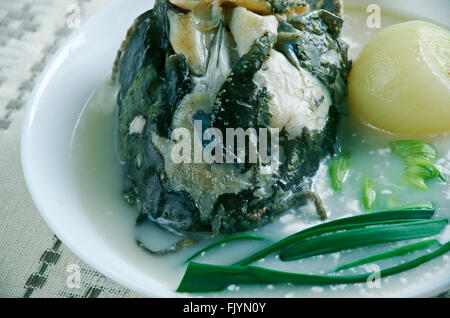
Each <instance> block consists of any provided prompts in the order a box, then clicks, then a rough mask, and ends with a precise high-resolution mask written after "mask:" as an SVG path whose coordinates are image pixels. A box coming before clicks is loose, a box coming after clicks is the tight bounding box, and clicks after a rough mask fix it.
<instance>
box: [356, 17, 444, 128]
mask: <svg viewBox="0 0 450 318" xmlns="http://www.w3.org/2000/svg"><path fill="white" fill-rule="evenodd" d="M348 88H349V101H350V112H351V114H352V115H356V116H357V117H359V118H362V119H363V120H364V121H366V122H368V123H369V124H371V125H373V126H375V127H377V128H380V129H383V130H387V131H390V132H393V133H400V134H433V133H440V132H445V131H450V32H449V31H448V30H446V29H444V28H442V27H439V26H437V25H434V24H432V23H428V22H423V21H410V22H404V23H399V24H396V25H392V26H390V27H387V28H386V29H384V30H382V31H380V32H379V33H378V34H377V35H375V36H374V37H373V38H372V39H371V40H370V41H369V42H368V43H367V44H366V46H365V47H364V48H363V50H362V52H361V55H360V56H359V57H358V58H357V59H356V61H354V64H353V67H352V70H351V73H350V76H349V82H348Z"/></svg>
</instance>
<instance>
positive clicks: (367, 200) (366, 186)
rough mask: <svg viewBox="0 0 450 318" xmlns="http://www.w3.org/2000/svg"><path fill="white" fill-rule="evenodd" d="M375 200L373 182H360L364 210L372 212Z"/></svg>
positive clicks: (366, 180)
mask: <svg viewBox="0 0 450 318" xmlns="http://www.w3.org/2000/svg"><path fill="white" fill-rule="evenodd" d="M376 198H377V192H376V191H375V186H374V183H373V180H372V179H370V178H365V179H364V180H363V182H362V202H363V205H364V208H365V209H366V210H369V211H370V210H373V208H374V207H375V200H376Z"/></svg>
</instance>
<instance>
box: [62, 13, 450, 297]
mask: <svg viewBox="0 0 450 318" xmlns="http://www.w3.org/2000/svg"><path fill="white" fill-rule="evenodd" d="M345 11H346V13H345V23H344V32H343V38H344V40H345V41H346V42H347V43H348V44H350V57H351V58H355V57H356V56H357V55H358V53H359V52H360V50H361V49H362V47H363V45H364V44H365V43H366V42H367V41H368V40H369V38H370V37H371V36H373V35H374V34H375V33H376V32H377V31H378V30H376V29H368V28H367V27H366V23H365V21H366V17H367V15H366V13H365V12H364V11H363V10H359V9H352V8H348V7H347V8H346V9H345ZM405 20H407V19H406V18H404V17H400V16H395V15H389V14H386V13H384V12H383V14H382V20H381V22H382V27H386V26H388V25H391V24H394V23H399V22H403V21H405ZM115 96H116V90H115V88H113V87H111V85H110V83H109V81H105V82H104V83H102V84H101V85H100V86H99V87H98V88H97V90H96V91H95V92H94V93H93V95H92V97H91V98H90V100H89V101H88V103H87V104H86V106H85V108H84V111H83V113H82V114H81V117H80V119H79V122H78V125H77V128H76V131H75V133H74V136H73V141H72V147H71V161H72V166H73V179H74V182H75V183H76V185H77V188H78V189H79V197H80V200H81V201H82V204H83V205H84V213H86V215H88V217H89V218H90V220H91V221H92V223H93V224H94V225H95V227H96V228H97V229H98V231H99V232H100V233H101V234H102V235H103V236H104V238H105V240H106V241H107V242H108V243H109V244H111V246H112V247H113V248H115V249H117V250H118V251H119V252H120V254H121V255H123V257H124V258H125V259H127V260H128V261H129V262H130V263H132V264H133V265H134V266H135V267H136V268H137V269H139V270H140V271H142V272H143V273H145V274H146V275H150V276H152V277H154V278H155V279H157V280H158V281H160V282H162V283H163V284H164V285H166V286H167V287H168V288H170V289H171V290H175V289H176V287H177V286H178V284H179V282H180V280H181V278H182V276H183V273H184V271H185V269H186V266H185V265H183V264H182V263H183V261H184V260H185V259H186V258H187V257H188V256H190V255H191V254H192V253H194V252H195V251H197V250H198V249H200V248H201V247H203V246H205V245H206V244H208V242H206V241H205V242H202V243H199V244H198V245H196V246H193V247H190V248H187V249H185V250H182V251H180V252H178V253H176V254H173V255H169V256H153V255H150V254H148V253H147V252H145V251H144V250H143V249H141V248H140V247H138V246H137V245H136V243H135V239H134V235H135V226H134V225H135V220H136V217H137V212H136V209H135V208H134V207H130V206H128V205H127V204H126V203H125V202H124V200H123V199H122V185H123V180H122V178H123V170H122V169H121V166H120V163H119V161H118V159H117V156H116V152H115V149H114V138H113V136H114V121H115V115H116V112H115V111H116V109H115V107H116V104H115ZM399 138H400V137H399V136H390V135H388V134H384V133H381V132H378V131H376V130H374V129H371V128H370V127H367V126H365V125H363V124H360V123H356V122H354V121H353V120H352V119H350V118H342V120H341V125H340V128H339V138H338V146H339V149H341V151H343V152H351V153H352V165H351V170H350V173H349V175H348V177H347V180H346V182H345V183H344V186H343V191H342V193H336V192H334V191H333V190H332V189H331V188H330V186H329V179H328V174H327V163H325V164H323V165H322V166H321V168H320V170H319V173H318V175H317V177H316V181H315V185H314V190H315V191H316V192H317V193H318V194H319V195H320V196H321V197H322V199H323V201H324V203H325V205H326V207H327V210H328V213H329V216H330V220H332V219H336V218H341V217H344V216H351V215H356V214H360V213H367V212H364V211H363V208H362V206H361V201H360V197H361V194H360V189H361V186H360V184H361V179H362V177H366V176H367V177H372V178H374V180H375V183H376V187H377V207H376V209H377V210H379V209H385V208H388V207H391V206H393V205H395V204H406V203H414V202H417V201H433V202H435V203H436V205H437V211H436V213H435V216H436V217H447V218H449V217H450V185H449V184H447V183H444V182H442V181H439V180H434V181H432V182H430V183H429V188H430V189H429V190H428V191H423V190H419V189H415V188H413V187H411V186H408V185H407V184H406V183H405V181H404V180H403V164H402V161H401V159H399V158H397V157H396V156H395V155H393V154H392V153H391V152H390V151H389V141H391V140H394V139H399ZM424 140H427V141H429V142H431V143H432V144H434V145H435V146H436V147H437V149H438V151H439V159H438V161H437V164H438V166H439V168H440V169H441V170H442V172H443V173H444V175H445V176H446V177H447V178H448V179H450V136H447V135H443V136H437V137H430V138H426V139H424ZM319 222H320V221H319V220H318V217H317V215H316V214H315V211H314V209H313V208H312V207H311V206H305V207H302V208H300V209H298V210H296V211H289V212H287V213H285V214H283V215H282V216H281V217H280V218H279V219H278V220H276V221H275V222H274V223H272V224H270V225H268V226H265V227H263V228H261V229H259V230H258V231H257V232H259V233H262V234H265V235H268V236H270V237H272V238H273V239H274V240H277V239H280V238H282V237H285V236H286V235H289V234H291V233H293V232H296V231H298V230H301V229H303V228H306V227H309V226H311V225H314V224H317V223H319ZM148 235H149V236H151V239H152V240H158V239H159V242H157V243H160V244H164V240H165V238H166V235H165V233H162V232H161V231H154V230H152V229H149V230H148ZM449 237H450V228H449V226H447V227H446V229H445V230H444V231H443V233H442V234H441V235H439V236H438V239H439V240H441V242H446V241H448V239H449ZM210 242H211V241H209V243H210ZM403 244H405V242H398V243H392V244H388V245H386V244H384V245H377V246H372V247H364V248H358V249H355V250H350V251H344V252H341V253H334V254H329V255H320V256H315V257H310V258H307V259H303V260H299V261H292V262H281V261H279V260H278V259H277V258H276V256H274V255H271V256H268V257H266V258H265V259H263V260H261V261H259V262H256V263H255V265H258V266H264V267H270V268H275V269H280V270H285V271H291V272H299V273H311V274H312V273H314V274H321V273H326V272H327V271H330V270H333V269H334V268H335V267H337V266H338V265H340V264H344V263H347V262H349V261H353V260H356V259H359V258H362V257H366V256H368V255H371V254H374V253H377V252H381V251H386V250H387V249H388V248H394V247H398V246H401V245H403ZM263 246H264V243H261V242H254V241H253V242H250V241H247V242H233V243H229V244H227V245H226V246H223V247H220V248H216V249H214V250H211V251H209V252H207V253H206V254H205V255H203V256H201V257H199V258H198V259H197V260H196V261H199V262H208V263H212V264H224V265H228V264H231V263H233V262H234V261H236V260H238V259H241V258H242V257H244V256H247V255H249V254H251V253H252V252H254V251H256V250H258V249H260V248H262V247H263ZM99 253H101V251H99ZM422 253H423V251H422V252H420V251H419V252H416V253H415V254H412V255H408V256H403V257H401V259H409V258H411V257H415V256H417V255H421V254H422ZM399 261H400V259H399V258H397V259H393V260H387V261H383V262H379V265H381V266H386V265H387V266H389V265H395V264H397V263H398V262H399ZM365 270H366V269H365V268H364V267H361V268H356V269H355V270H353V271H352V270H348V272H347V273H348V274H354V273H363V272H365ZM436 275H438V276H439V277H445V278H447V279H448V278H449V277H450V256H449V255H448V253H447V255H443V256H441V257H439V258H437V259H435V260H433V261H431V262H428V263H426V264H424V265H421V266H420V267H418V268H415V269H412V270H409V271H407V272H405V273H401V274H398V275H395V276H390V277H387V278H383V279H382V280H381V288H368V286H367V285H366V284H365V283H364V284H352V285H333V286H294V285H289V284H287V285H286V284H284V285H275V286H272V285H254V286H245V285H242V286H234V285H230V286H229V287H228V288H227V289H226V290H224V291H222V292H218V293H208V296H239V297H258V296H263V297H299V296H301V297H304V296H310V297H315V296H324V297H355V296H356V297H357V296H363V297H364V296H367V297H370V296H390V295H399V294H400V293H403V292H408V291H411V290H421V286H422V285H423V284H424V283H427V282H428V281H429V280H430V279H433V277H435V276H436ZM195 295H198V294H195Z"/></svg>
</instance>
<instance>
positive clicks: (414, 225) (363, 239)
mask: <svg viewBox="0 0 450 318" xmlns="http://www.w3.org/2000/svg"><path fill="white" fill-rule="evenodd" d="M447 223H448V220H447V219H435V220H418V221H416V222H406V223H398V224H383V225H376V226H368V227H364V228H357V229H350V230H346V231H341V232H333V233H330V234H327V235H320V236H316V237H313V238H311V239H308V240H303V241H300V242H298V243H296V244H293V245H291V246H289V247H287V248H285V249H284V250H282V251H281V253H280V259H281V260H283V261H291V260H296V259H300V258H305V257H309V256H314V255H321V254H327V253H333V252H338V251H342V250H346V249H351V248H356V247H361V246H367V245H373V244H380V243H387V242H395V241H402V240H410V239H416V238H422V237H429V236H432V235H436V234H438V233H440V232H441V231H442V229H443V228H444V227H445V226H446V225H447Z"/></svg>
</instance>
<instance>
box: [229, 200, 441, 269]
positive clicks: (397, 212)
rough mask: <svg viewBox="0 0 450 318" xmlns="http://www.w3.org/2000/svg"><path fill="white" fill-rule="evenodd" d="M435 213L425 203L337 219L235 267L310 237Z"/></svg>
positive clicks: (262, 252)
mask: <svg viewBox="0 0 450 318" xmlns="http://www.w3.org/2000/svg"><path fill="white" fill-rule="evenodd" d="M434 211H435V206H434V204H433V203H431V202H424V203H419V204H417V206H416V207H414V206H413V205H409V206H405V207H399V208H396V209H391V210H388V211H382V212H372V213H369V214H361V215H356V216H351V217H347V218H342V219H337V220H333V221H329V222H325V223H321V224H318V225H315V226H312V227H310V228H307V229H305V230H302V231H300V232H297V233H294V234H292V235H290V236H288V237H286V238H284V239H282V240H280V241H278V242H275V243H274V244H272V245H270V246H268V247H266V248H264V249H262V250H260V251H258V252H256V253H254V254H252V255H250V256H248V257H246V258H245V259H243V260H241V261H238V262H236V263H234V265H248V264H250V263H253V262H255V261H257V260H259V259H261V258H263V257H265V256H267V255H270V254H272V253H274V252H277V251H279V250H281V249H283V248H285V247H287V246H289V245H291V244H294V243H297V242H300V241H301V240H304V239H306V238H308V237H312V236H314V235H319V234H323V233H328V232H333V231H337V230H345V229H349V228H355V225H356V227H363V226H366V225H367V224H368V223H371V224H372V225H373V224H374V223H377V222H384V221H390V222H398V223H399V222H401V221H402V220H403V221H405V220H413V221H414V220H417V219H429V218H431V216H432V215H433V213H434Z"/></svg>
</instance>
